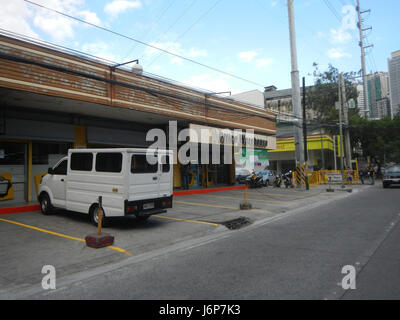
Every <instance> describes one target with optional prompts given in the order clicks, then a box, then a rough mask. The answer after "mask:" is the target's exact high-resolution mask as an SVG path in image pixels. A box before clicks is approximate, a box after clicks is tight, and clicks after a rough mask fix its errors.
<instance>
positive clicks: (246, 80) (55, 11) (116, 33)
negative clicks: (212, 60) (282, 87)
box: [24, 0, 264, 88]
mask: <svg viewBox="0 0 400 320" xmlns="http://www.w3.org/2000/svg"><path fill="white" fill-rule="evenodd" d="M24 1H25V2H27V3H30V4H32V5H34V6H37V7H40V8H42V9H46V10H49V11H52V12H54V13H57V14H60V15H62V16H64V17H67V18H69V19H72V20H75V21H79V22H81V23H84V24H87V25H90V26H92V27H95V28H97V29H100V30H103V31H106V32H108V33H111V34H114V35H117V36H119V37H121V38H125V39H128V40H131V41H134V42H137V43H140V44H142V45H144V46H147V47H150V48H153V49H155V50H159V51H162V52H164V53H166V54H169V55H171V56H174V57H177V58H180V59H182V60H186V61H188V62H191V63H194V64H197V65H199V66H201V67H204V68H207V69H210V70H212V71H215V72H218V73H221V74H225V75H227V76H229V77H232V78H235V79H238V80H241V81H244V82H247V83H250V84H253V85H256V86H258V87H262V88H263V87H264V85H262V84H260V83H257V82H255V81H252V80H248V79H245V78H243V77H240V76H236V75H234V74H232V73H229V72H226V71H223V70H219V69H217V68H214V67H211V66H208V65H206V64H204V63H201V62H198V61H195V60H193V59H190V58H186V57H184V56H181V55H179V54H176V53H173V52H170V51H168V50H165V49H162V48H158V47H156V46H153V45H151V44H148V43H146V42H143V41H140V40H137V39H135V38H132V37H130V36H127V35H124V34H122V33H119V32H116V31H113V30H110V29H107V28H104V27H101V26H98V25H96V24H94V23H91V22H88V21H85V20H82V19H79V18H77V17H74V16H71V15H69V14H66V13H64V12H61V11H58V10H55V9H51V8H48V7H46V6H43V5H40V4H38V3H35V2H32V1H30V0H24Z"/></svg>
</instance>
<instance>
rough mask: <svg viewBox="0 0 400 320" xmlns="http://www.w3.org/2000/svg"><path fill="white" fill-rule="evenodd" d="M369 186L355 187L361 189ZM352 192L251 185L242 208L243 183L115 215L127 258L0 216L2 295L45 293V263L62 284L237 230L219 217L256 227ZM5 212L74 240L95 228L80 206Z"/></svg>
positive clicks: (114, 226) (119, 240) (119, 243)
mask: <svg viewBox="0 0 400 320" xmlns="http://www.w3.org/2000/svg"><path fill="white" fill-rule="evenodd" d="M367 188H369V187H368V186H365V187H358V189H357V190H366V189H367ZM348 197H351V194H348V193H345V192H335V193H326V191H325V190H324V188H313V189H312V190H311V191H309V192H306V191H301V190H295V189H271V188H263V189H251V190H249V195H248V198H249V200H250V201H251V202H252V203H253V208H254V209H253V210H251V211H240V210H239V209H238V206H239V203H240V201H241V200H242V198H243V191H241V190H235V191H229V192H219V193H213V194H206V195H191V196H184V197H176V198H175V204H174V209H173V210H169V211H168V213H167V214H165V215H163V217H156V216H154V217H152V218H151V219H150V220H149V221H147V222H146V223H138V222H137V221H136V220H135V219H129V220H126V219H118V220H116V221H113V222H112V223H111V227H110V228H108V229H107V232H108V233H111V234H113V235H114V236H115V237H116V242H115V244H114V245H115V246H116V247H117V248H121V249H123V250H125V252H127V253H129V255H130V257H129V256H128V255H127V254H124V253H121V252H119V251H116V250H111V249H108V248H104V249H100V250H95V249H91V248H87V247H86V246H85V244H84V243H82V242H80V241H77V240H73V239H68V238H64V237H60V236H57V235H54V234H51V233H46V232H42V231H37V230H34V229H30V228H28V227H23V226H20V225H15V224H12V223H9V222H4V221H0V236H1V237H2V239H8V241H7V242H3V243H2V244H1V245H0V246H1V251H0V252H1V254H0V255H1V260H2V261H7V262H6V263H4V264H2V266H1V267H0V269H1V270H0V275H1V276H0V284H1V290H0V297H2V298H22V297H25V296H26V295H29V294H33V292H36V293H42V292H41V291H42V289H41V287H40V283H41V279H42V277H43V275H42V274H41V273H40V270H41V267H42V266H43V265H44V264H51V265H54V266H55V267H56V269H57V278H58V279H59V281H60V283H63V280H62V279H65V280H66V279H69V280H71V279H80V280H79V281H81V280H83V279H84V278H85V277H84V276H83V277H81V276H79V275H82V274H83V273H84V274H86V275H88V276H89V275H91V276H93V274H97V273H98V272H100V273H101V272H102V270H104V267H106V268H111V269H112V268H113V267H115V266H124V265H125V264H126V265H129V264H130V263H131V262H132V261H142V260H143V261H145V260H146V259H148V258H149V257H157V256H158V255H162V254H164V253H165V252H174V251H175V250H188V249H187V248H191V247H193V248H194V247H197V246H198V245H199V244H201V243H204V242H207V241H215V239H220V238H221V239H223V238H224V237H230V236H231V234H232V232H235V231H231V230H227V229H226V228H225V227H223V226H222V225H221V223H223V222H224V221H228V220H232V219H234V218H237V217H239V216H240V217H243V216H244V217H248V218H249V219H250V220H251V221H252V222H253V225H254V226H257V225H259V223H263V222H265V221H271V222H272V221H274V220H277V219H280V218H284V217H285V215H287V214H291V213H293V214H295V213H296V212H297V211H299V208H303V207H308V208H313V207H317V206H320V205H321V204H323V203H328V202H332V201H337V200H339V199H346V198H348ZM0 218H2V219H5V220H9V221H14V222H18V223H21V224H24V225H27V226H35V227H40V228H41V229H43V230H46V231H51V232H54V233H59V234H61V235H67V236H71V237H74V238H77V239H82V238H84V236H85V235H87V234H89V233H91V232H93V229H94V227H93V226H91V225H90V224H89V223H88V222H87V221H86V216H85V215H81V214H77V213H66V212H60V213H58V214H56V215H52V216H43V215H41V214H40V213H39V212H34V213H21V214H15V215H2V216H1V217H0ZM247 228H249V227H246V228H244V229H242V230H246V229H247ZM132 259H133V260H132ZM135 259H137V260H135ZM107 270H108V269H107ZM85 272H86V273H85ZM71 281H72V282H74V280H71ZM65 283H68V281H67V280H66V281H65Z"/></svg>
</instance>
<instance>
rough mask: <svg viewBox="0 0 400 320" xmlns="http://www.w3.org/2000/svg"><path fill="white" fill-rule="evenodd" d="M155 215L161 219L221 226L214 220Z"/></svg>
mask: <svg viewBox="0 0 400 320" xmlns="http://www.w3.org/2000/svg"><path fill="white" fill-rule="evenodd" d="M175 202H176V201H175ZM153 217H155V218H161V219H167V220H174V221H182V222H191V223H198V224H207V225H210V226H214V227H218V226H219V224H218V223H212V222H204V221H197V220H186V219H180V218H172V217H165V216H160V215H154V216H153Z"/></svg>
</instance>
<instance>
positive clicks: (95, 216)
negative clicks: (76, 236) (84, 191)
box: [89, 205, 107, 228]
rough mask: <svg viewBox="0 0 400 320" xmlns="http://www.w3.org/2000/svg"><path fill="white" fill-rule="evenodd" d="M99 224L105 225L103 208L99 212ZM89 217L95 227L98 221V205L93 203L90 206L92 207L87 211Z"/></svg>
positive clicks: (105, 219)
mask: <svg viewBox="0 0 400 320" xmlns="http://www.w3.org/2000/svg"><path fill="white" fill-rule="evenodd" d="M101 216H102V217H101V226H102V227H103V228H106V227H107V217H106V214H105V212H104V209H103V208H102V214H101ZM89 217H90V221H91V222H92V223H93V225H95V226H96V227H97V225H98V223H99V206H98V205H95V206H93V207H92V209H91V210H90V213H89Z"/></svg>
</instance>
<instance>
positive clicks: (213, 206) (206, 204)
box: [174, 201, 272, 213]
mask: <svg viewBox="0 0 400 320" xmlns="http://www.w3.org/2000/svg"><path fill="white" fill-rule="evenodd" d="M174 203H180V204H187V205H190V206H199V207H211V208H222V209H230V210H235V211H241V210H240V209H239V208H238V207H236V208H235V207H228V206H220V205H215V204H208V203H198V202H187V201H174ZM247 211H258V212H264V213H272V212H270V211H268V210H264V209H251V210H247Z"/></svg>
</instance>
